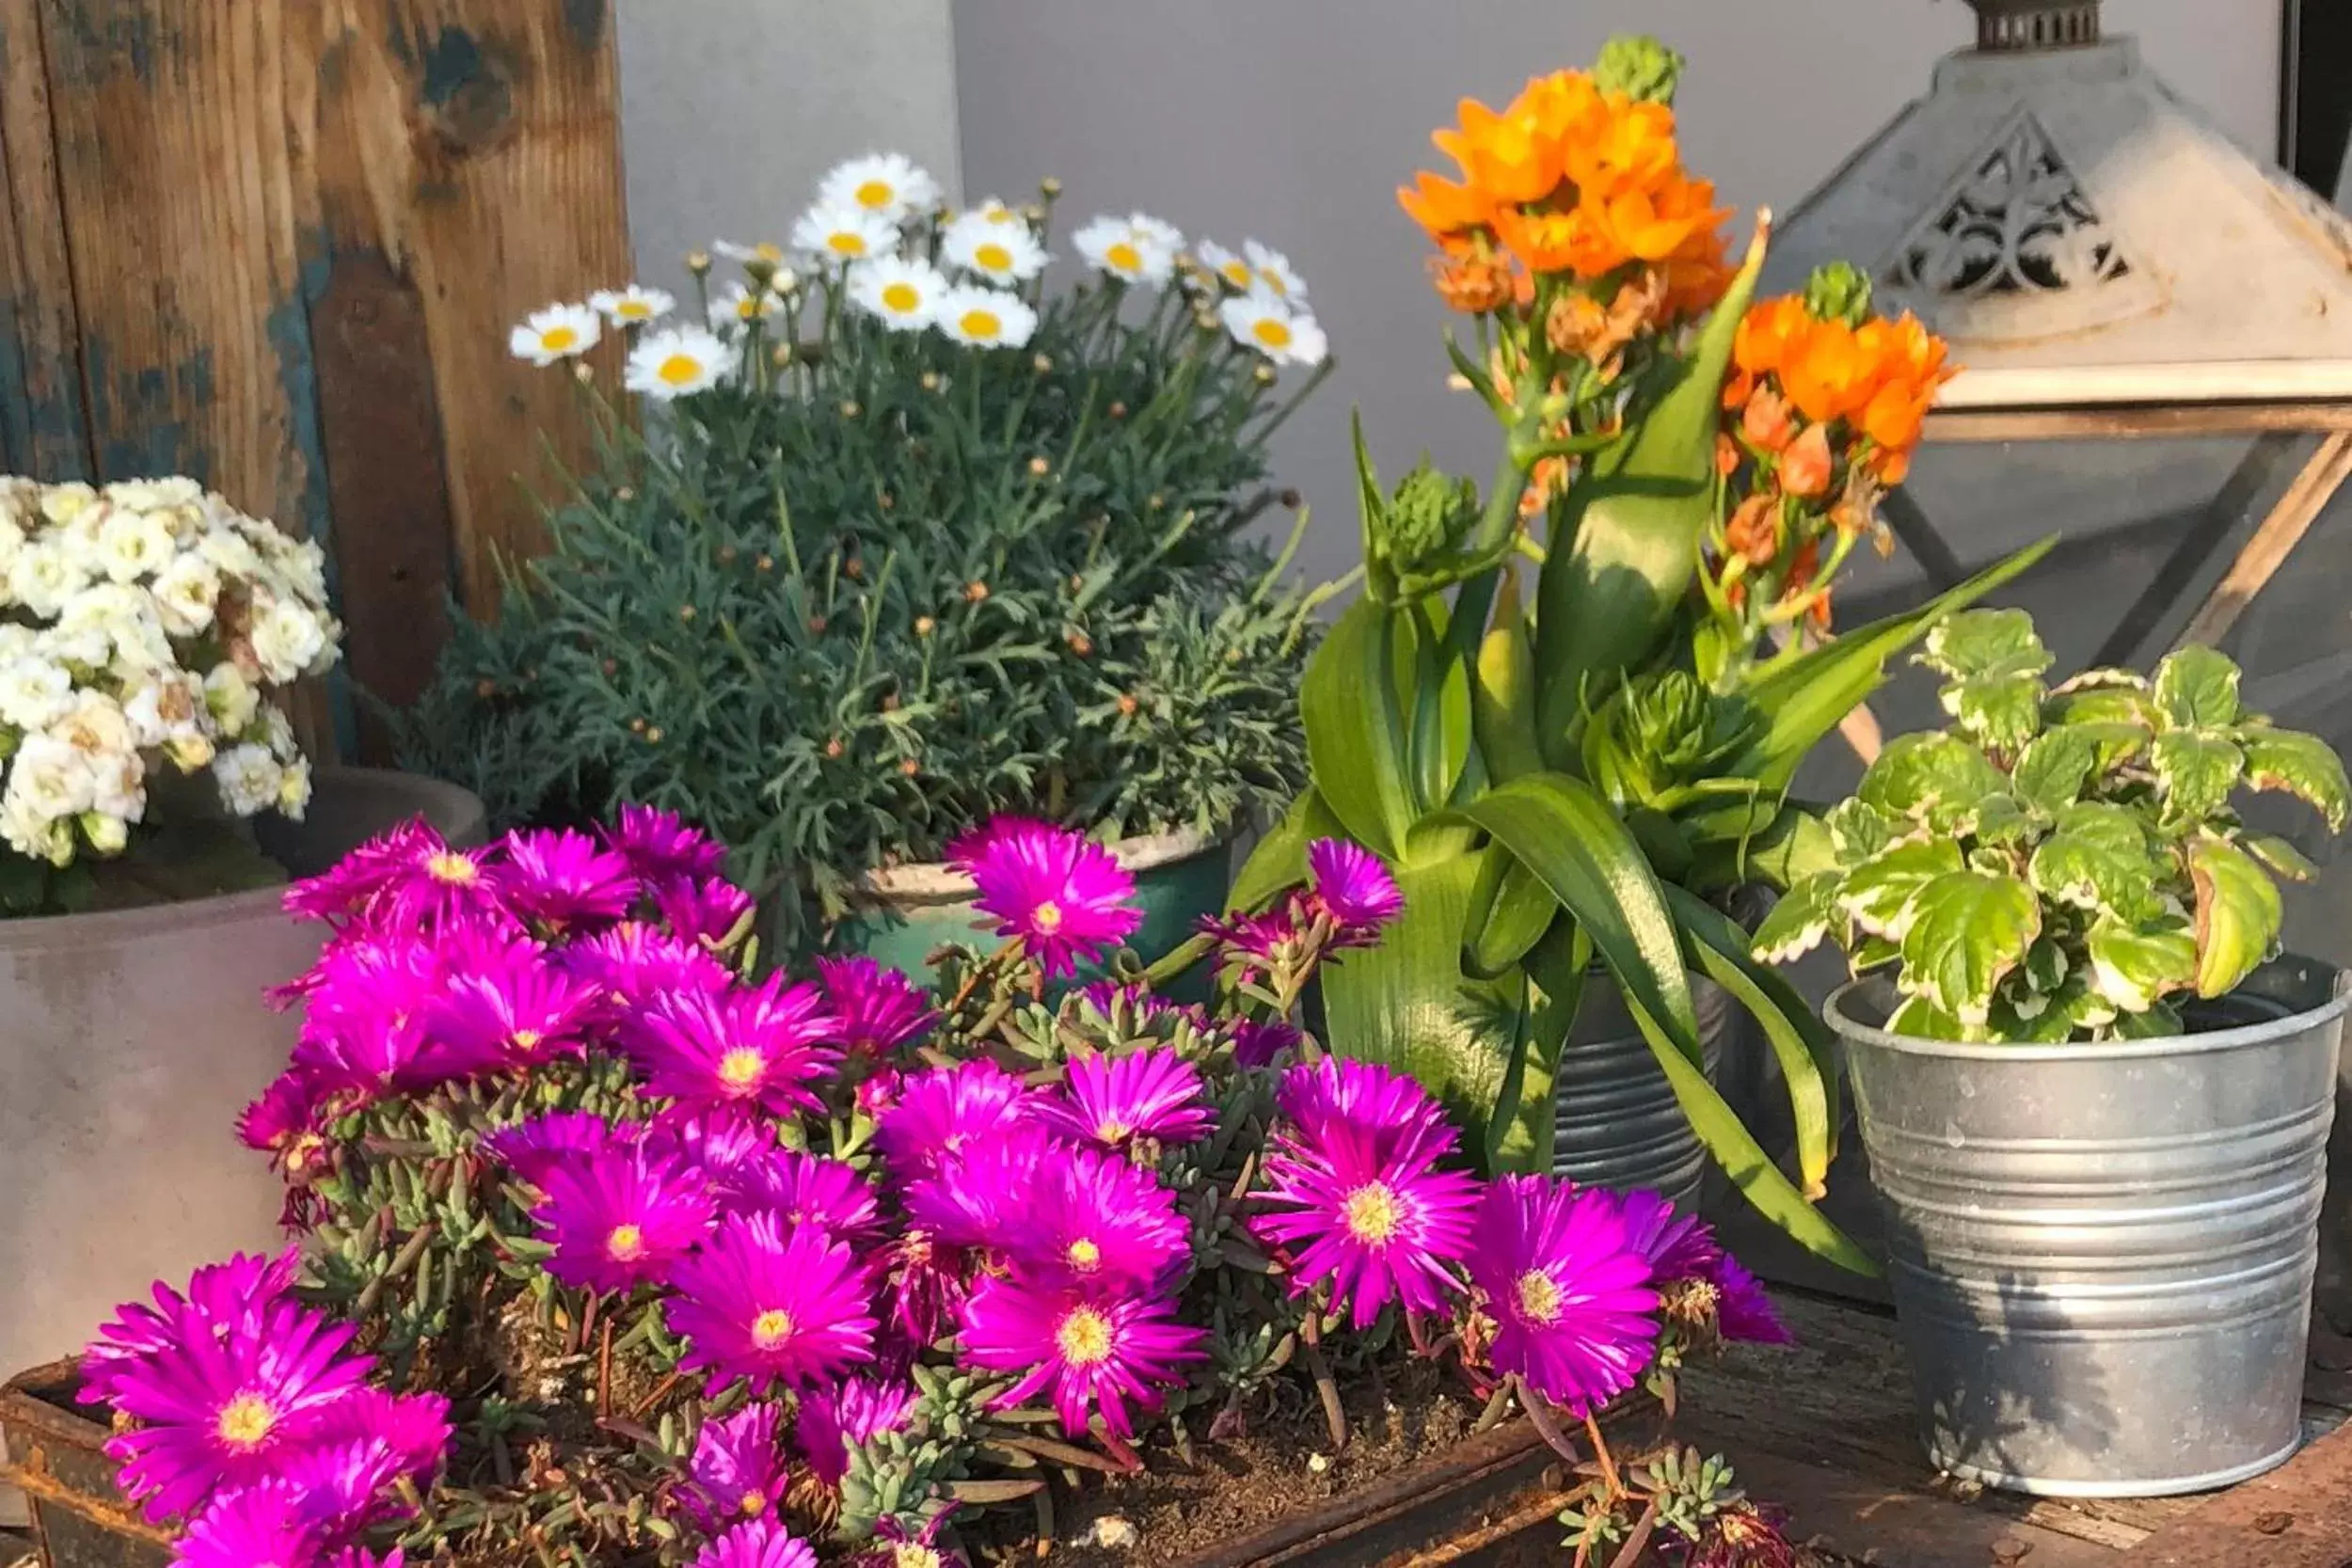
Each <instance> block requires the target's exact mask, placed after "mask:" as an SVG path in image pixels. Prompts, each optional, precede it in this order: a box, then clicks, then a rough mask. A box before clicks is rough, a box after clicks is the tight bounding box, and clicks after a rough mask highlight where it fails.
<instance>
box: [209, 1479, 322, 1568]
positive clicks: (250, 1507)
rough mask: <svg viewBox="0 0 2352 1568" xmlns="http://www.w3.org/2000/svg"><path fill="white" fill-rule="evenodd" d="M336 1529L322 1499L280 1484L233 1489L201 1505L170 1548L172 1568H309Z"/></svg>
mask: <svg viewBox="0 0 2352 1568" xmlns="http://www.w3.org/2000/svg"><path fill="white" fill-rule="evenodd" d="M349 1533H353V1532H349V1531H345V1530H344V1529H343V1528H342V1521H341V1520H340V1519H338V1518H337V1517H336V1516H335V1514H334V1513H333V1510H332V1508H331V1506H328V1503H327V1499H326V1498H322V1497H306V1496H305V1495H303V1494H302V1493H300V1492H298V1491H296V1490H295V1488H294V1484H293V1483H292V1482H290V1481H285V1480H283V1479H281V1478H278V1477H276V1476H273V1477H271V1478H270V1479H268V1480H266V1481H259V1482H256V1483H255V1484H253V1485H251V1486H244V1487H239V1488H238V1489H237V1490H235V1491H233V1492H227V1493H223V1494H222V1495H221V1496H219V1497H215V1498H214V1499H213V1500H212V1501H211V1502H209V1503H207V1504H206V1505H205V1506H204V1508H203V1509H202V1510H201V1511H200V1512H199V1513H198V1514H197V1515H196V1517H194V1518H193V1519H190V1520H189V1521H188V1524H187V1528H186V1529H185V1530H184V1531H183V1533H182V1535H181V1537H180V1539H179V1540H178V1541H177V1542H175V1543H173V1546H172V1551H173V1556H172V1564H173V1568H313V1565H315V1564H319V1563H322V1562H323V1561H324V1560H326V1555H327V1552H328V1551H329V1550H330V1549H331V1547H332V1546H333V1545H334V1544H337V1542H338V1540H339V1538H342V1537H345V1536H347V1534H349Z"/></svg>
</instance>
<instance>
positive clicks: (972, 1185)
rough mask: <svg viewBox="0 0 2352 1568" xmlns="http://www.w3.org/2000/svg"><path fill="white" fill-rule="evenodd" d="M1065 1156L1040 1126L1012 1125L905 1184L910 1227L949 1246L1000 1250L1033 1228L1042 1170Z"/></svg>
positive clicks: (946, 1157)
mask: <svg viewBox="0 0 2352 1568" xmlns="http://www.w3.org/2000/svg"><path fill="white" fill-rule="evenodd" d="M1067 1154H1068V1150H1067V1149H1066V1148H1064V1147H1063V1146H1062V1145H1061V1144H1060V1143H1059V1142H1058V1141H1057V1140H1056V1139H1055V1138H1054V1137H1053V1136H1052V1135H1051V1134H1049V1133H1048V1132H1046V1131H1045V1129H1044V1127H1043V1126H1042V1125H1041V1124H1040V1123H1038V1122H1036V1121H1034V1120H1028V1121H1018V1122H1013V1123H1010V1124H1009V1125H1007V1126H1005V1127H1003V1128H1001V1129H999V1130H997V1131H996V1132H993V1133H991V1134H990V1135H988V1136H986V1137H982V1138H976V1139H974V1140H972V1141H971V1142H970V1143H969V1144H966V1145H964V1146H962V1147H961V1148H957V1149H955V1150H954V1151H953V1152H951V1153H946V1154H943V1155H941V1156H940V1158H939V1160H938V1162H937V1163H936V1164H934V1165H933V1166H932V1167H931V1168H930V1172H929V1174H927V1175H923V1176H918V1177H916V1178H915V1179H914V1180H912V1181H909V1182H908V1183H906V1188H905V1192H904V1194H903V1195H902V1196H903V1200H904V1204H905V1208H906V1214H907V1220H908V1223H909V1224H911V1225H913V1226H914V1227H916V1228H917V1229H920V1230H921V1231H923V1232H924V1233H925V1234H926V1235H929V1236H930V1237H933V1238H935V1239H936V1240H938V1241H939V1242H941V1243H945V1244H946V1245H948V1246H951V1247H976V1248H979V1249H981V1250H983V1251H991V1252H993V1251H999V1250H1002V1249H1003V1248H1005V1247H1007V1246H1009V1245H1010V1244H1011V1243H1012V1242H1013V1240H1014V1238H1015V1236H1016V1235H1017V1234H1018V1233H1019V1232H1020V1231H1021V1230H1023V1229H1024V1228H1025V1227H1027V1226H1028V1225H1029V1224H1030V1220H1031V1209H1032V1206H1033V1205H1034V1204H1035V1202H1036V1198H1037V1185H1038V1180H1039V1171H1040V1168H1041V1166H1043V1165H1044V1164H1046V1162H1047V1161H1049V1160H1053V1159H1057V1158H1066V1157H1067Z"/></svg>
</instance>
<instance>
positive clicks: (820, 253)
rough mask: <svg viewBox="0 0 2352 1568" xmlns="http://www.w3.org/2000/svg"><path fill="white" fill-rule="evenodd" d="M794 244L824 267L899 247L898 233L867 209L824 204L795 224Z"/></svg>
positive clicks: (879, 253) (883, 253) (868, 257)
mask: <svg viewBox="0 0 2352 1568" xmlns="http://www.w3.org/2000/svg"><path fill="white" fill-rule="evenodd" d="M792 244H793V246H794V247H795V248H796V249H798V250H801V251H803V253H805V254H806V255H808V256H809V257H811V258H812V259H814V260H815V261H818V263H819V264H821V265H830V266H841V265H845V264H847V263H850V262H852V261H873V260H874V259H876V258H877V257H882V256H887V255H889V254H890V253H891V252H892V251H894V250H896V249H898V229H897V228H896V227H895V226H894V225H893V224H892V223H891V222H890V220H889V219H888V218H885V217H882V216H880V215H879V214H874V213H869V212H867V211H866V209H865V208H863V207H848V206H842V205H839V204H837V203H834V202H820V203H818V205H817V206H814V207H812V208H810V209H809V210H808V211H807V212H805V213H803V214H801V216H800V221H799V222H797V223H795V224H793V226H792Z"/></svg>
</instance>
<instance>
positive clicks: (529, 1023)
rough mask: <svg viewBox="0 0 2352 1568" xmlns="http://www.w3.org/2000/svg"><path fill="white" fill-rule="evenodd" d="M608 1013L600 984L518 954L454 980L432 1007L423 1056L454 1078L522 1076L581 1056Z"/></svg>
mask: <svg viewBox="0 0 2352 1568" xmlns="http://www.w3.org/2000/svg"><path fill="white" fill-rule="evenodd" d="M602 1005H603V999H602V997H600V996H599V995H598V993H597V990H596V985H595V983H594V982H592V981H589V980H585V979H582V978H581V977H580V976H579V975H577V974H571V973H568V972H567V971H565V970H563V969H559V968H557V967H556V966H555V965H554V964H552V963H550V962H548V960H547V958H545V957H543V956H542V955H540V954H538V953H535V952H532V951H529V950H521V951H516V952H513V953H510V954H508V955H506V956H504V958H502V959H501V961H500V962H497V963H494V964H492V965H490V966H489V967H487V968H485V969H481V970H477V971H474V972H472V973H469V974H453V975H451V976H450V977H449V978H448V980H447V981H446V982H445V985H444V989H443V990H442V991H441V993H440V995H438V996H437V997H435V998H433V999H432V1000H431V1001H430V1002H429V1003H428V1004H427V1006H426V1007H425V1011H424V1019H423V1023H422V1029H423V1032H424V1038H425V1044H424V1052H425V1054H426V1056H427V1058H428V1060H429V1061H430V1062H431V1064H432V1065H433V1066H434V1067H435V1068H436V1069H438V1070H440V1071H442V1072H446V1073H447V1074H448V1075H449V1076H451V1077H453V1078H469V1077H473V1076H476V1075H479V1074H483V1073H493V1072H519V1071H522V1070H524V1069H529V1068H533V1067H540V1066H544V1065H545V1064H546V1063H548V1062H551V1061H554V1060H555V1059H556V1058H558V1057H560V1056H576V1055H578V1054H580V1052H581V1051H582V1050H583V1049H585V1046H586V1036H587V1031H588V1028H589V1026H590V1024H591V1023H592V1022H594V1021H595V1020H596V1016H597V1013H598V1010H599V1009H600V1007H601V1006H602Z"/></svg>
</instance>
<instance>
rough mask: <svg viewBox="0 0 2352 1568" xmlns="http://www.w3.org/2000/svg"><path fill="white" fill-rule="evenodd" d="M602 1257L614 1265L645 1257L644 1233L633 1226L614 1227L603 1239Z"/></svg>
mask: <svg viewBox="0 0 2352 1568" xmlns="http://www.w3.org/2000/svg"><path fill="white" fill-rule="evenodd" d="M604 1255H605V1256H606V1257H607V1258H610V1259H612V1261H614V1262H615V1263H630V1262H634V1261H636V1260H637V1259H640V1258H643V1257H644V1255H645V1233H644V1231H643V1230H640V1229H638V1228H637V1227H635V1226H633V1225H616V1226H614V1227H612V1234H611V1235H610V1236H607V1237H606V1238H605V1239H604Z"/></svg>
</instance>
